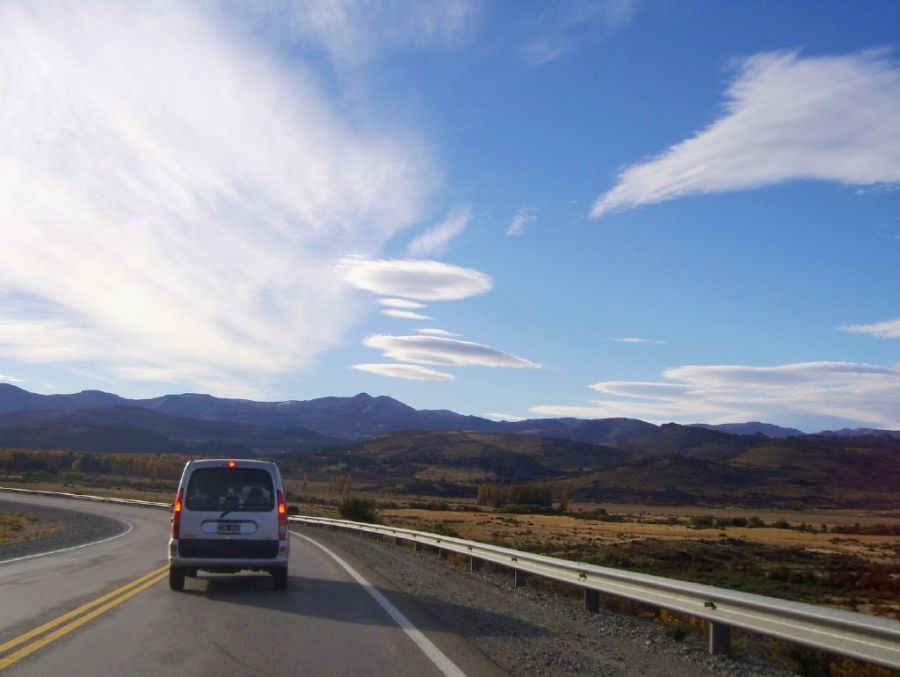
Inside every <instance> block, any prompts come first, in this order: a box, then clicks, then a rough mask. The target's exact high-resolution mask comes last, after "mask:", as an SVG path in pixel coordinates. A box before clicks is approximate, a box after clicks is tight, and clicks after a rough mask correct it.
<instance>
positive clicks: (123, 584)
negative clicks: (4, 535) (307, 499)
mask: <svg viewBox="0 0 900 677" xmlns="http://www.w3.org/2000/svg"><path fill="white" fill-rule="evenodd" d="M0 498H2V499H3V500H4V501H10V502H16V503H21V504H27V505H35V506H40V505H43V506H52V507H55V508H60V507H62V508H66V509H69V510H75V511H79V512H87V513H93V514H98V515H102V516H105V517H109V518H113V519H116V520H119V521H120V522H121V523H122V530H121V531H122V533H121V534H120V535H119V536H117V537H114V538H112V539H109V540H106V541H104V542H101V543H96V544H94V545H90V546H88V547H83V548H78V549H72V550H66V551H63V552H57V553H54V554H48V555H43V556H38V557H32V558H28V559H23V560H18V561H10V562H5V563H0V599H2V604H0V668H3V667H4V666H5V670H4V674H9V675H16V676H18V675H41V676H42V677H44V676H46V675H63V674H65V675H97V674H142V675H157V674H159V675H163V674H164V675H167V676H171V675H172V674H184V675H193V674H203V675H211V674H214V675H268V674H313V673H315V674H328V675H360V674H368V675H440V674H460V673H463V674H478V675H484V674H502V673H501V671H500V670H499V668H498V667H497V666H496V664H494V663H492V662H491V661H490V660H488V659H487V658H486V657H485V656H484V655H483V654H481V653H480V652H479V651H478V650H477V649H475V648H474V647H472V646H471V645H469V644H468V643H466V642H465V641H464V640H463V639H461V638H460V637H459V636H457V635H455V634H453V633H451V632H449V631H447V630H446V629H445V628H444V627H443V626H442V625H441V623H440V621H439V619H435V618H433V617H432V616H429V615H428V614H427V613H425V612H423V611H422V610H421V609H419V608H417V607H416V606H415V603H414V602H412V601H410V600H409V598H408V597H405V596H403V595H398V594H396V593H395V591H394V590H393V589H392V587H391V586H390V585H389V584H388V583H386V581H384V579H382V578H381V577H380V576H378V574H376V573H375V572H373V571H371V570H368V569H367V568H365V567H364V566H362V565H361V564H360V563H359V562H358V561H355V560H354V559H353V558H351V557H349V556H347V555H346V554H345V553H342V552H340V551H336V549H335V548H334V546H333V545H327V546H324V547H323V544H319V543H317V542H316V535H315V533H314V532H313V533H306V532H304V533H303V534H296V533H295V534H294V537H293V540H292V545H291V547H292V553H291V562H290V568H289V576H290V579H289V587H288V590H287V591H286V592H276V591H274V590H273V589H272V581H271V579H270V577H269V576H268V575H265V574H251V573H245V574H240V575H235V576H228V575H220V576H212V575H201V576H200V577H199V578H197V579H190V578H189V579H188V580H187V584H186V586H185V591H184V592H183V593H174V592H172V591H170V590H169V589H168V585H167V582H166V578H165V576H164V574H163V571H164V569H163V567H164V566H165V563H166V561H165V543H166V537H167V533H168V528H169V515H168V513H167V512H164V511H159V510H151V509H146V508H138V507H133V506H123V505H114V504H100V503H82V502H79V501H70V500H65V499H56V498H49V497H39V496H23V495H20V494H16V495H13V494H10V493H3V492H0ZM155 572H157V573H155ZM104 596H105V597H104ZM101 597H104V598H103V599H99V598H101ZM378 598H380V599H378ZM66 614H68V616H66ZM64 616H65V617H64ZM63 617H64V618H63ZM398 623H399V624H398ZM402 625H405V626H407V627H405V628H404V627H401V626H402ZM36 628H40V630H39V631H38V632H35V629H36ZM4 647H5V648H4ZM429 647H430V648H429ZM20 654H27V655H21V657H18V656H19V655H20ZM441 657H443V659H441ZM4 661H5V663H4Z"/></svg>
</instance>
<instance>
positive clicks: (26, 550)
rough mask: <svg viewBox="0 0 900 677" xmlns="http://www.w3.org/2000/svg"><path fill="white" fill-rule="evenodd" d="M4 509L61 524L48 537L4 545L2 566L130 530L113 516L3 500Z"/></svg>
mask: <svg viewBox="0 0 900 677" xmlns="http://www.w3.org/2000/svg"><path fill="white" fill-rule="evenodd" d="M0 509H3V510H5V511H10V512H22V513H28V514H29V515H33V516H35V517H37V518H38V519H39V520H42V521H43V520H46V521H48V522H56V523H58V524H59V527H58V528H56V529H54V531H53V533H51V534H48V535H46V536H42V537H39V538H34V539H31V540H27V541H20V542H17V543H0V563H2V562H3V561H5V560H10V559H16V558H18V557H26V556H28V555H36V554H40V553H44V552H52V551H54V550H61V549H63V548H71V547H73V546H77V545H82V544H84V543H90V542H92V541H98V540H100V539H103V538H109V537H110V536H115V535H116V534H120V533H122V532H123V531H124V530H125V529H126V526H125V524H123V523H122V522H120V521H118V520H115V519H111V518H109V517H101V516H100V515H95V514H92V513H88V512H81V511H79V510H69V509H65V510H64V509H62V508H51V507H47V506H38V505H33V504H30V503H28V504H26V503H18V502H16V501H11V500H8V499H6V498H0Z"/></svg>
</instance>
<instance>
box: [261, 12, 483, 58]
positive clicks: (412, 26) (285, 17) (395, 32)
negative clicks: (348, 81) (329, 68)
mask: <svg viewBox="0 0 900 677" xmlns="http://www.w3.org/2000/svg"><path fill="white" fill-rule="evenodd" d="M262 4H263V6H265V7H267V8H268V9H269V10H272V9H275V10H277V19H276V20H275V21H274V22H273V23H276V24H278V25H279V26H278V27H279V29H280V31H281V32H282V33H283V32H284V30H285V29H287V30H288V31H289V33H290V35H292V36H293V37H296V38H300V39H301V40H304V41H308V42H312V43H313V44H316V45H319V46H321V47H323V48H324V49H325V50H326V51H327V52H328V53H329V54H330V55H331V58H332V59H334V60H335V61H336V62H337V63H339V64H342V65H356V64H359V63H362V62H364V61H367V60H369V59H372V58H375V57H377V56H378V55H379V54H380V53H382V52H384V51H387V50H391V49H396V48H400V47H404V46H408V45H410V46H430V45H434V46H444V47H453V46H455V45H457V44H459V43H461V42H462V41H463V40H465V38H466V37H467V36H468V35H469V34H471V33H472V31H473V30H474V29H475V28H476V27H477V25H478V22H479V18H480V16H481V12H480V3H477V2H473V1H472V0H444V1H442V2H431V1H430V0H393V1H387V2H370V1H368V0H325V1H315V0H308V1H294V0H283V1H278V0H272V1H270V2H264V3H262ZM268 14H271V12H268Z"/></svg>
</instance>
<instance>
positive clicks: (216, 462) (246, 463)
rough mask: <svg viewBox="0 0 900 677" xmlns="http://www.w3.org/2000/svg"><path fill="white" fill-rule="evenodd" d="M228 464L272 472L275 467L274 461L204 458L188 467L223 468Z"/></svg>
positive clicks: (189, 462)
mask: <svg viewBox="0 0 900 677" xmlns="http://www.w3.org/2000/svg"><path fill="white" fill-rule="evenodd" d="M228 463H236V464H237V465H236V466H235V467H237V468H266V469H267V470H271V469H272V468H274V467H275V463H273V462H272V461H260V460H256V459H249V458H203V459H200V460H197V461H188V465H190V466H191V467H192V468H221V467H222V466H224V465H226V464H228Z"/></svg>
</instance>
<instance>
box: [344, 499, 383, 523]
mask: <svg viewBox="0 0 900 677" xmlns="http://www.w3.org/2000/svg"><path fill="white" fill-rule="evenodd" d="M338 514H339V515H340V516H341V517H342V518H343V519H345V520H350V521H351V522H367V523H369V524H375V523H377V522H378V508H377V506H376V504H375V501H372V500H370V499H368V498H358V497H356V496H346V497H344V500H342V501H341V504H340V505H339V506H338Z"/></svg>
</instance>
